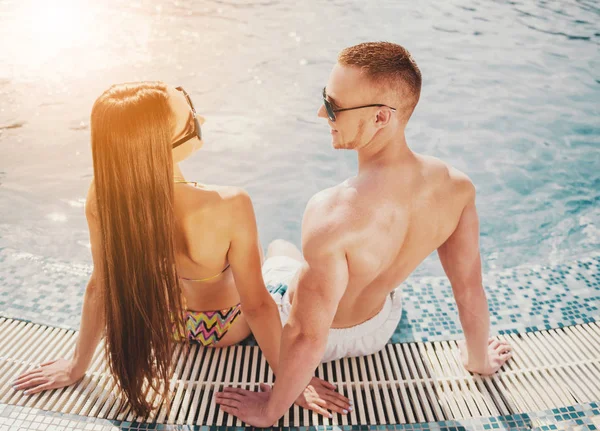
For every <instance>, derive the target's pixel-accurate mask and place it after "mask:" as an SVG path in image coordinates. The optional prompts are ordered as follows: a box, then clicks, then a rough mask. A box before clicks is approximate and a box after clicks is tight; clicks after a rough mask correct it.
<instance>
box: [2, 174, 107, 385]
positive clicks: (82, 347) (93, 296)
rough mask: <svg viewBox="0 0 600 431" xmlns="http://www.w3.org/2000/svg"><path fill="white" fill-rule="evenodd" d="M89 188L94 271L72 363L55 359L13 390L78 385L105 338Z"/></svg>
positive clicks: (91, 198) (96, 234) (96, 228)
mask: <svg viewBox="0 0 600 431" xmlns="http://www.w3.org/2000/svg"><path fill="white" fill-rule="evenodd" d="M93 194H94V192H93V186H91V187H90V192H89V193H88V199H87V203H86V208H85V214H86V218H87V221H88V226H89V230H90V244H91V249H92V260H93V262H94V269H93V272H92V275H91V277H90V280H89V282H88V284H87V287H86V289H85V294H84V296H83V307H82V310H81V323H80V328H79V335H78V337H77V344H76V346H75V352H74V353H73V357H72V358H71V359H64V358H61V359H56V360H53V361H49V362H45V363H43V364H41V366H38V367H37V368H34V369H32V370H30V371H27V372H25V373H23V374H21V375H20V376H19V377H17V379H16V380H15V381H14V382H13V387H14V389H17V390H25V394H27V395H29V394H35V393H37V392H41V391H44V390H50V389H56V388H62V387H64V386H69V385H71V384H73V383H75V382H76V381H78V380H79V379H80V378H81V377H83V375H84V374H85V372H86V370H87V369H88V367H89V366H90V363H91V361H92V358H93V357H94V353H95V352H96V348H97V347H98V343H99V342H100V339H101V338H102V333H103V331H104V326H105V321H104V315H103V303H102V294H103V286H102V280H103V277H102V264H101V256H100V254H101V236H100V226H99V223H98V219H97V215H96V212H95V211H94V210H93V208H94V205H95V196H94V195H93Z"/></svg>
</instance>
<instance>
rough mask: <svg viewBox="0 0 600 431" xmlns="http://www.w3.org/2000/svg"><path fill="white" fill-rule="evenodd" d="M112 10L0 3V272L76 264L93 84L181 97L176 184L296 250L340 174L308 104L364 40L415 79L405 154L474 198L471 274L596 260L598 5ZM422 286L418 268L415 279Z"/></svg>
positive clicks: (61, 0) (95, 5)
mask: <svg viewBox="0 0 600 431" xmlns="http://www.w3.org/2000/svg"><path fill="white" fill-rule="evenodd" d="M122 3H123V2H117V1H116V0H109V1H105V0H103V1H100V0H87V1H86V0H73V1H65V0H57V1H54V2H51V3H48V5H51V6H47V5H46V3H45V2H41V1H3V2H0V40H1V41H2V42H1V44H2V49H1V52H2V54H1V55H0V271H1V272H3V273H5V274H8V273H9V274H16V275H19V274H21V275H22V276H26V274H27V266H28V265H35V262H38V263H39V262H46V263H49V264H50V265H51V266H52V265H54V266H56V264H58V268H61V267H63V268H64V267H65V266H71V265H72V266H74V267H81V265H84V266H85V265H89V264H90V262H91V256H90V252H89V240H88V232H87V227H86V223H85V217H84V213H83V205H84V198H85V193H86V190H87V187H88V184H89V182H90V179H91V176H92V164H91V154H90V144H89V113H90V109H91V106H92V103H93V101H94V100H95V98H96V97H97V96H98V95H99V94H100V93H101V92H102V91H103V90H104V89H105V88H107V87H108V86H109V85H110V84H113V83H116V82H123V81H133V80H144V79H151V80H155V79H160V80H164V81H166V82H168V83H171V84H174V85H175V84H177V85H182V86H184V87H185V88H186V89H187V90H188V91H189V92H191V93H192V96H193V98H194V101H195V103H196V105H197V107H198V110H199V111H201V113H202V114H203V115H205V116H206V117H207V122H206V126H205V130H204V134H205V142H206V145H205V147H204V149H203V150H202V151H200V152H199V153H197V154H196V156H195V157H194V158H192V159H191V160H188V161H186V162H185V163H184V164H183V169H184V172H185V174H186V176H187V177H188V178H189V179H195V180H198V181H201V182H205V183H217V184H231V185H238V186H242V187H244V188H246V189H247V190H248V191H249V192H250V194H251V196H252V198H253V201H254V205H255V208H256V212H257V217H258V222H259V230H260V233H261V239H262V241H263V243H264V244H265V245H266V243H268V242H269V241H271V240H272V239H275V238H277V237H282V238H285V239H288V240H291V241H293V242H295V243H296V244H298V243H299V239H300V221H301V217H302V212H303V210H304V206H305V204H306V202H307V200H308V199H309V198H310V196H312V195H313V194H314V193H315V192H317V191H318V190H320V189H323V188H326V187H329V186H332V185H334V184H336V183H338V182H340V181H342V180H343V179H344V178H346V177H348V176H351V175H353V174H354V173H355V171H356V166H357V163H356V156H355V154H354V153H352V152H341V151H334V150H333V149H332V148H331V145H330V136H329V130H328V127H327V126H326V123H325V122H324V121H323V120H320V119H318V118H317V117H316V110H317V108H318V107H319V99H320V89H321V88H322V87H323V85H324V83H325V82H326V80H327V77H328V74H329V71H330V69H331V67H332V66H333V64H334V63H335V58H336V55H337V53H338V52H339V50H340V49H342V48H343V47H345V46H349V45H352V44H355V43H358V42H363V41H370V40H388V41H393V42H397V43H400V44H402V45H404V46H406V47H407V48H408V49H409V50H410V51H411V53H412V54H413V56H414V58H415V59H416V61H417V63H418V64H419V66H420V68H421V70H422V73H423V77H424V80H423V91H422V96H421V102H420V104H419V106H418V107H417V110H416V112H415V114H414V116H413V118H412V120H411V122H410V124H409V127H408V129H407V137H408V140H409V144H410V145H411V147H412V148H413V149H414V150H416V151H417V152H421V153H425V154H430V155H435V156H438V157H441V158H443V159H444V160H446V161H448V162H450V163H452V164H454V165H455V166H457V167H458V168H459V169H461V170H463V171H465V172H466V173H467V174H468V175H470V177H471V178H472V179H473V181H474V182H475V184H476V186H477V189H478V208H479V212H480V218H481V231H482V232H481V234H482V242H481V247H482V257H483V262H484V267H485V269H486V270H493V269H496V268H498V269H500V268H510V267H514V266H517V265H522V264H526V265H530V264H531V265H533V264H545V263H553V262H556V261H561V260H564V259H567V258H575V257H579V256H584V255H586V254H587V253H590V252H591V251H593V250H598V248H599V243H600V209H599V203H600V168H599V167H600V156H599V154H600V152H599V149H600V122H599V113H600V103H599V101H600V73H599V71H600V54H599V53H600V50H599V44H600V9H599V8H598V4H597V3H596V2H594V1H561V2H558V1H540V0H532V1H523V2H519V1H507V2H500V1H496V2H491V1H474V0H448V1H444V2H440V1H432V0H423V1H419V2H395V1H377V2H375V1H372V2H371V1H361V2H357V1H325V0H323V1H317V0H307V1H302V2H294V3H296V4H293V3H292V2H287V1H283V0H280V1H275V0H272V1H269V0H262V1H260V0H257V1H241V0H227V1H211V0H205V1H191V0H188V1H184V0H181V1H174V2H158V1H148V0H143V1H138V2H135V1H133V2H130V3H129V4H128V5H123V4H122ZM14 256H18V258H17V259H15V258H14ZM30 269H31V268H30ZM84 272H85V271H84ZM440 273H442V272H441V268H440V266H439V263H438V262H437V259H436V258H431V259H428V260H427V261H426V262H425V263H424V264H423V265H422V266H421V267H420V268H419V270H418V274H419V275H425V274H427V275H433V274H440ZM81 279H82V283H83V280H84V279H85V274H82V275H81Z"/></svg>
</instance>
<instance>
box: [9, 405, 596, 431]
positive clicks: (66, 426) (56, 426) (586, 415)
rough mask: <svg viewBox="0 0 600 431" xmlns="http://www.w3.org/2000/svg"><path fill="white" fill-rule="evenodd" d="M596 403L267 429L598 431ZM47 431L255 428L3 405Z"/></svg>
mask: <svg viewBox="0 0 600 431" xmlns="http://www.w3.org/2000/svg"><path fill="white" fill-rule="evenodd" d="M596 407H597V403H586V404H580V405H576V406H571V407H570V408H568V409H567V410H568V411H570V412H572V413H577V414H576V416H577V417H576V418H575V419H574V418H571V417H570V416H569V415H565V414H557V413H556V410H557V409H553V410H547V411H542V412H531V413H521V414H514V415H507V416H496V417H487V418H471V419H461V420H449V421H443V422H432V423H418V424H398V425H385V426H382V425H375V426H368V425H355V426H336V425H333V426H331V425H330V426H318V427H314V426H313V427H281V428H267V429H272V430H276V429H277V430H282V431H329V430H331V431H363V430H365V431H380V430H386V431H387V430H398V431H463V430H464V431H484V430H501V431H516V430H519V431H523V430H535V431H542V430H561V431H562V430H569V431H583V430H597V429H600V415H598V413H597V412H595V410H596ZM16 429H23V430H29V429H31V430H44V431H50V430H53V431H63V430H64V431H66V430H92V431H117V430H120V431H137V430H157V431H158V430H163V431H246V430H249V429H253V428H244V427H225V426H210V427H209V426H196V425H195V426H190V425H163V424H146V423H136V422H133V423H131V422H119V421H108V420H103V419H97V418H89V417H82V416H76V415H67V414H62V413H53V412H46V411H42V410H38V409H30V408H26V407H18V406H9V405H6V404H0V431H13V430H16Z"/></svg>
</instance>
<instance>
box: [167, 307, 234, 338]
mask: <svg viewBox="0 0 600 431" xmlns="http://www.w3.org/2000/svg"><path fill="white" fill-rule="evenodd" d="M241 313H242V304H238V305H236V306H233V307H231V308H226V309H224V310H217V311H191V310H186V311H185V312H184V314H183V322H184V325H185V328H184V332H183V333H182V332H181V331H179V330H177V328H176V327H175V325H174V327H173V337H174V338H175V340H177V341H181V340H183V339H188V340H190V341H194V342H197V343H200V344H202V345H203V346H205V347H207V346H211V347H214V346H215V345H216V344H217V343H218V342H219V341H220V340H221V338H223V337H224V336H225V334H226V333H227V331H229V328H231V325H232V324H233V322H234V321H235V319H237V317H238V316H239V315H240V314H241Z"/></svg>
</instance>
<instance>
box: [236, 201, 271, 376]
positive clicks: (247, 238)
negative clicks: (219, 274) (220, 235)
mask: <svg viewBox="0 0 600 431" xmlns="http://www.w3.org/2000/svg"><path fill="white" fill-rule="evenodd" d="M231 205H232V208H231V214H232V217H233V218H232V224H231V226H232V239H231V245H230V248H229V254H228V259H229V264H230V265H231V270H232V272H233V277H234V279H235V285H236V287H237V289H238V292H239V295H240V299H241V304H242V312H243V313H244V316H245V318H246V321H247V322H248V325H249V326H250V329H251V330H252V333H253V334H254V337H255V338H256V341H257V342H258V344H259V346H260V349H261V350H262V352H263V354H264V355H265V358H266V359H267V362H268V363H269V365H270V366H271V369H272V370H273V373H275V374H277V367H278V361H279V344H280V341H281V320H280V318H279V311H278V310H277V305H276V304H275V301H274V300H273V298H272V297H271V295H270V294H269V292H268V291H267V289H266V288H265V282H264V280H263V277H262V271H261V252H260V242H259V239H258V230H257V227H256V217H255V215H254V208H253V207H252V201H251V200H250V197H249V196H248V194H247V193H246V192H243V191H240V192H239V193H238V194H237V195H236V196H235V197H234V198H233V199H232V203H231Z"/></svg>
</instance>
